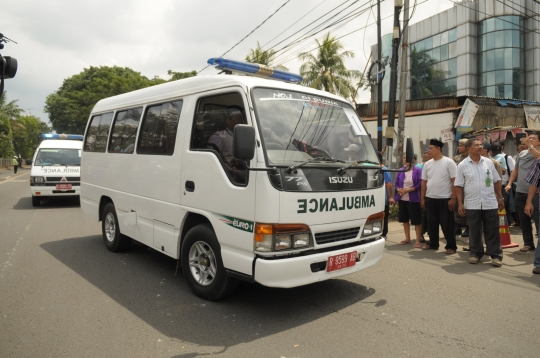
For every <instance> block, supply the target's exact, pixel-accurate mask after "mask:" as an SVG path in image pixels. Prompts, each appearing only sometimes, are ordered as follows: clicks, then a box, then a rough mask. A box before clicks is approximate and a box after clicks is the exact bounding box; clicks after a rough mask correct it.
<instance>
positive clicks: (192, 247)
mask: <svg viewBox="0 0 540 358" xmlns="http://www.w3.org/2000/svg"><path fill="white" fill-rule="evenodd" d="M180 260H181V264H182V272H183V274H184V277H185V279H186V281H187V283H188V285H189V287H190V288H191V290H192V291H193V293H194V294H195V295H197V296H199V297H201V298H204V299H206V300H210V301H216V300H219V299H221V298H224V297H226V296H228V295H230V294H232V293H233V292H234V291H235V290H236V288H237V287H238V284H239V281H238V280H236V279H234V278H231V277H229V276H227V272H226V271H225V267H224V266H223V261H222V259H221V247H220V246H219V243H218V240H217V237H216V234H215V233H214V231H213V230H212V228H211V227H210V225H207V224H201V225H197V226H195V227H193V228H191V229H190V230H189V231H188V233H187V234H186V237H185V238H184V241H183V243H182V251H181V254H180Z"/></svg>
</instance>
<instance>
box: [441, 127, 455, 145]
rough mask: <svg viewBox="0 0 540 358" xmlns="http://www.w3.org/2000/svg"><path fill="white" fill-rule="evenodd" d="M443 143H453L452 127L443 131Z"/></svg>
mask: <svg viewBox="0 0 540 358" xmlns="http://www.w3.org/2000/svg"><path fill="white" fill-rule="evenodd" d="M441 138H442V142H443V143H446V142H452V141H453V140H454V133H453V132H452V127H450V128H445V129H442V130H441Z"/></svg>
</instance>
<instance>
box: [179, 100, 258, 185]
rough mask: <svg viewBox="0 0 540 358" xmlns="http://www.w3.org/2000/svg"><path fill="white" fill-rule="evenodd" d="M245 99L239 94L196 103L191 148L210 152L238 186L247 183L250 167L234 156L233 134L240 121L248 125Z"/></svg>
mask: <svg viewBox="0 0 540 358" xmlns="http://www.w3.org/2000/svg"><path fill="white" fill-rule="evenodd" d="M245 123H247V122H246V115H245V111H244V102H243V100H242V96H241V95H240V94H239V93H236V92H233V93H226V94H220V95H215V96H209V97H204V98H201V99H200V100H199V103H198V104H197V111H196V114H195V119H194V124H193V132H192V134H191V144H190V149H191V150H200V151H211V152H213V153H214V154H215V155H216V156H217V157H218V158H219V160H220V162H221V165H222V166H223V168H224V169H225V172H226V173H227V175H228V176H229V179H230V180H231V182H232V183H233V184H235V185H246V184H247V178H248V175H247V173H248V172H247V170H246V168H245V166H244V163H242V162H241V161H240V160H237V159H235V158H234V155H233V145H232V144H233V133H234V127H235V126H236V125H237V124H245Z"/></svg>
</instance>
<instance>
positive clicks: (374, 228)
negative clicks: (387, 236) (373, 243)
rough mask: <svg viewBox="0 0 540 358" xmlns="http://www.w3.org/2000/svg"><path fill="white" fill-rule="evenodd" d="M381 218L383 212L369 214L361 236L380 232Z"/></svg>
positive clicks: (382, 217)
mask: <svg viewBox="0 0 540 358" xmlns="http://www.w3.org/2000/svg"><path fill="white" fill-rule="evenodd" d="M383 220H384V212H380V213H377V214H373V215H370V216H369V217H368V218H367V220H366V224H365V225H364V230H363V231H362V237H364V236H371V235H376V234H380V233H381V232H382V227H383Z"/></svg>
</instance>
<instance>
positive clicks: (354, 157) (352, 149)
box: [344, 144, 360, 162]
mask: <svg viewBox="0 0 540 358" xmlns="http://www.w3.org/2000/svg"><path fill="white" fill-rule="evenodd" d="M344 150H345V151H346V152H347V155H348V156H349V160H350V161H351V162H357V161H359V160H360V146H359V145H358V144H351V145H349V146H348V147H347V148H344Z"/></svg>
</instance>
